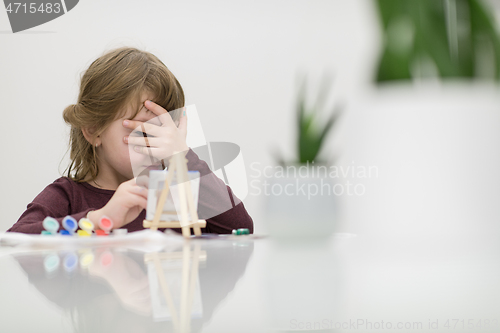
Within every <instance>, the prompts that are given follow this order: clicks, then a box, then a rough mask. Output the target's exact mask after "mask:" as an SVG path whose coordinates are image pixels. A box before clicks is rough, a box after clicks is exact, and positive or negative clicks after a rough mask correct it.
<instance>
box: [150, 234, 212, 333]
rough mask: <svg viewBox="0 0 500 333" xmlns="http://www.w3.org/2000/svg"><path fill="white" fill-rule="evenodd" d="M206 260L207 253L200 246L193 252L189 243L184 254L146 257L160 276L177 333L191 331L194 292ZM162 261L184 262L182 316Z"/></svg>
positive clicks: (170, 253)
mask: <svg viewBox="0 0 500 333" xmlns="http://www.w3.org/2000/svg"><path fill="white" fill-rule="evenodd" d="M190 259H192V263H191V269H190V267H189V261H190ZM206 259H207V253H206V252H205V251H201V249H200V244H195V246H194V250H193V251H191V248H190V245H189V243H184V246H183V248H182V252H162V253H158V252H155V253H148V254H146V255H145V256H144V261H145V262H148V261H152V262H153V263H154V266H155V270H156V274H157V275H158V282H159V284H160V288H161V291H162V293H163V296H164V297H165V301H166V303H167V307H168V309H169V312H170V314H171V316H172V323H173V326H174V330H175V332H177V333H187V332H189V331H190V320H191V312H192V307H193V300H194V296H195V293H194V292H195V286H196V282H197V278H198V266H199V262H200V261H205V260H206ZM161 260H182V281H181V297H180V314H177V309H176V307H175V304H174V299H173V297H172V294H171V292H170V288H169V287H168V283H167V280H166V278H165V273H164V271H163V268H162V265H161Z"/></svg>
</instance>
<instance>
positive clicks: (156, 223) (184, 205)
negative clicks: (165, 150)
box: [142, 153, 207, 238]
mask: <svg viewBox="0 0 500 333" xmlns="http://www.w3.org/2000/svg"><path fill="white" fill-rule="evenodd" d="M176 171H177V172H176ZM174 173H175V175H176V178H177V186H178V188H179V199H180V204H181V221H171V222H168V221H160V219H161V215H162V214H163V213H164V211H163V207H164V206H165V201H166V200H167V196H168V192H169V190H170V184H171V182H172V179H173V177H174ZM196 209H197V207H195V205H194V201H193V193H192V191H191V182H190V180H189V177H188V173H187V159H186V158H185V157H184V156H183V155H182V153H177V154H175V155H173V156H172V157H171V158H170V164H169V168H168V171H167V177H166V178H165V184H164V186H163V190H162V191H161V194H160V199H159V200H158V205H157V206H156V211H155V216H154V218H153V221H148V220H144V222H143V224H142V225H143V227H144V228H151V230H157V229H158V228H181V229H182V235H183V236H184V237H186V238H189V237H190V236H191V228H193V230H194V234H195V235H196V236H200V235H201V229H200V228H204V227H205V226H206V225H207V222H206V221H205V220H199V219H198V213H197V211H196ZM188 210H189V213H190V215H191V221H197V222H193V223H191V224H190V223H189V222H190V221H189V220H188ZM168 213H170V212H168ZM181 222H182V223H181Z"/></svg>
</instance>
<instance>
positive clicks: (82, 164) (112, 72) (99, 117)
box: [63, 47, 184, 182]
mask: <svg viewBox="0 0 500 333" xmlns="http://www.w3.org/2000/svg"><path fill="white" fill-rule="evenodd" d="M146 91H147V92H151V93H152V94H153V96H154V99H153V102H155V103H156V104H159V105H161V106H162V107H163V108H164V109H165V110H167V111H171V110H175V109H178V108H181V107H183V106H184V91H183V90H182V87H181V85H180V84H179V82H178V81H177V79H176V78H175V76H174V75H173V74H172V73H171V72H170V71H169V70H168V68H167V66H165V64H164V63H163V62H161V61H160V60H159V59H158V58H157V57H156V56H154V55H153V54H151V53H149V52H146V51H141V50H138V49H136V48H131V47H122V48H118V49H115V50H112V51H110V52H108V53H106V54H104V55H103V56H101V57H100V58H98V59H97V60H95V61H94V62H93V63H92V64H91V65H90V67H89V68H88V69H87V70H86V71H85V73H83V75H82V78H81V84H80V93H79V96H78V102H77V103H76V104H74V105H69V106H68V107H66V108H65V109H64V112H63V118H64V121H65V122H66V123H67V124H69V125H71V134H70V140H69V142H70V149H71V152H70V159H71V163H70V165H69V166H68V168H67V169H66V170H65V173H66V175H67V176H68V177H69V178H71V179H73V180H74V181H76V182H83V181H92V180H94V179H95V178H96V177H97V175H98V173H99V169H98V167H97V155H96V150H95V147H94V145H92V144H91V143H90V142H89V141H87V140H86V139H85V137H84V136H83V133H82V128H87V129H89V130H90V133H91V135H92V140H91V141H92V142H93V141H94V140H95V138H97V137H98V136H99V135H100V134H101V133H102V132H103V131H104V130H105V129H106V128H107V127H108V126H109V125H110V124H111V122H112V121H114V120H115V119H118V118H120V117H123V115H124V110H126V107H127V106H128V105H132V106H133V107H134V110H136V111H135V114H134V115H133V116H132V117H131V118H130V119H132V118H134V117H135V116H136V115H137V113H138V112H139V111H140V109H141V107H142V103H143V101H141V100H140V98H141V94H142V93H143V92H146Z"/></svg>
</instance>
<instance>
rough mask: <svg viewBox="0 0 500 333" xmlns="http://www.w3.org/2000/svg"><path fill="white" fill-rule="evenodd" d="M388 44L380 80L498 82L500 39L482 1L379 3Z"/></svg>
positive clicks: (402, 0)
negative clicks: (430, 79) (449, 79)
mask: <svg viewBox="0 0 500 333" xmlns="http://www.w3.org/2000/svg"><path fill="white" fill-rule="evenodd" d="M376 4H377V6H378V9H379V12H380V17H381V23H382V28H383V37H384V46H383V53H382V57H381V59H380V62H379V66H378V71H377V76H376V81H377V82H384V81H391V80H410V79H413V78H423V77H441V78H458V77H462V78H463V77H465V78H494V79H496V80H499V79H500V39H499V37H498V33H497V31H496V23H495V19H494V17H493V15H492V14H491V12H492V11H491V10H490V9H489V8H488V6H487V5H486V3H484V2H483V1H481V0H376Z"/></svg>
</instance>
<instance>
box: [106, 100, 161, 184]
mask: <svg viewBox="0 0 500 333" xmlns="http://www.w3.org/2000/svg"><path fill="white" fill-rule="evenodd" d="M153 97H154V96H152V94H150V93H148V92H144V93H143V94H142V95H141V101H142V102H143V103H144V101H146V100H148V99H153ZM134 111H135V110H133V108H132V106H129V107H128V109H127V110H126V112H125V115H124V116H123V117H122V118H119V119H116V120H114V121H113V122H112V123H111V124H110V126H109V127H108V128H107V129H106V130H105V131H104V132H103V133H102V134H101V135H100V139H101V140H100V142H101V144H100V146H99V147H98V148H97V155H98V164H99V175H98V180H97V183H99V184H100V183H102V184H103V186H105V187H112V189H116V188H117V187H118V185H120V184H121V183H122V182H124V181H127V180H129V179H132V178H134V174H135V175H138V174H140V173H141V172H142V171H144V170H145V169H146V168H151V166H152V165H155V164H158V161H154V160H152V159H151V158H150V157H149V156H147V155H143V154H139V153H137V152H135V151H134V150H133V149H131V148H132V147H131V146H129V145H128V144H127V143H126V142H125V141H124V137H126V136H128V135H131V136H134V135H140V136H142V133H140V132H134V131H132V130H130V129H127V128H125V127H124V126H123V121H124V120H126V119H130V117H131V116H132V115H133V114H134V113H135V112H134ZM155 117H156V115H155V114H154V113H153V112H151V111H149V110H148V109H146V107H144V105H143V106H142V108H141V110H140V112H139V113H138V114H137V115H136V116H135V117H134V118H133V120H138V121H142V122H146V121H149V120H151V119H153V118H155Z"/></svg>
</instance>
